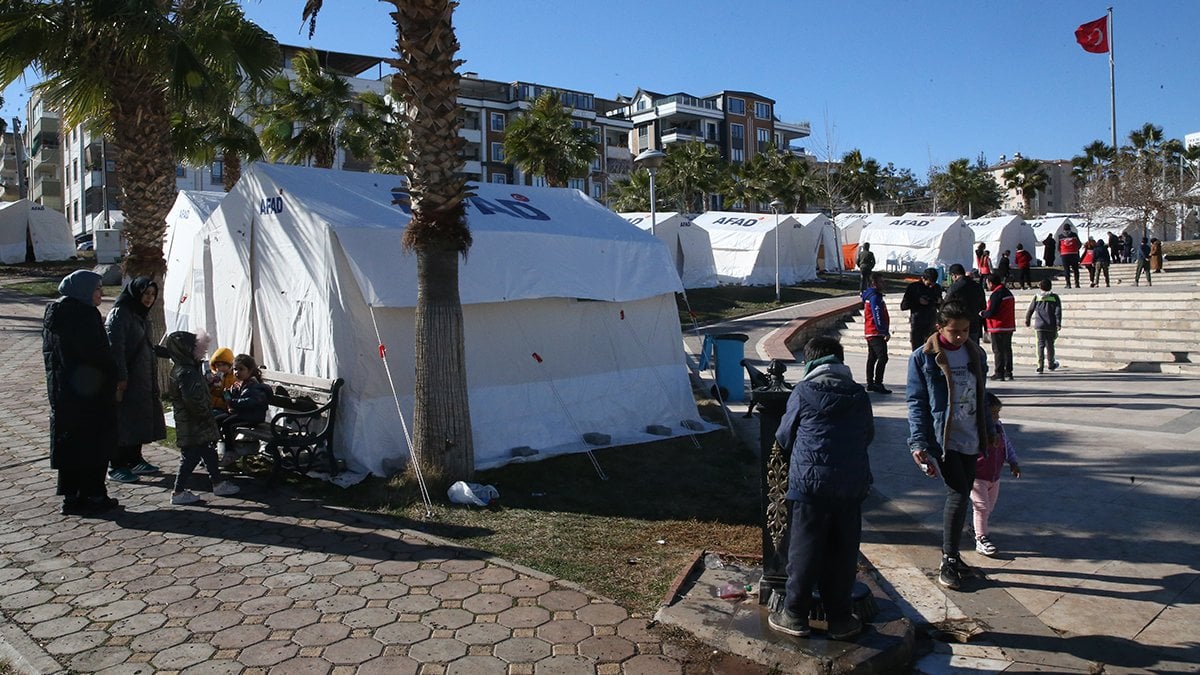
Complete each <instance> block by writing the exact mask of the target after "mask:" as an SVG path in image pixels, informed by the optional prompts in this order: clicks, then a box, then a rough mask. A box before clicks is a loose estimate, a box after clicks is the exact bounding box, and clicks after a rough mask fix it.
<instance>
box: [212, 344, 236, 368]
mask: <svg viewBox="0 0 1200 675" xmlns="http://www.w3.org/2000/svg"><path fill="white" fill-rule="evenodd" d="M218 363H228V364H229V365H231V366H232V365H233V350H232V349H230V348H229V347H221V348H220V349H218V350H217V351H215V352H213V355H212V358H211V359H209V360H208V364H209V365H210V366H213V367H216V365H217V364H218Z"/></svg>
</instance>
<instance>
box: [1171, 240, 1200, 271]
mask: <svg viewBox="0 0 1200 675" xmlns="http://www.w3.org/2000/svg"><path fill="white" fill-rule="evenodd" d="M1162 247H1163V255H1165V256H1167V264H1168V265H1169V264H1170V262H1171V261H1172V260H1197V259H1200V240H1196V239H1189V240H1187V241H1164V242H1163V245H1162Z"/></svg>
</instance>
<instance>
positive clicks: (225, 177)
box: [221, 150, 242, 192]
mask: <svg viewBox="0 0 1200 675" xmlns="http://www.w3.org/2000/svg"><path fill="white" fill-rule="evenodd" d="M241 177H242V155H241V153H238V152H234V151H232V150H226V151H225V155H224V157H223V159H222V163H221V187H223V188H225V191H226V192H229V191H230V190H232V189H233V186H234V185H237V182H238V180H239V179H240V178H241Z"/></svg>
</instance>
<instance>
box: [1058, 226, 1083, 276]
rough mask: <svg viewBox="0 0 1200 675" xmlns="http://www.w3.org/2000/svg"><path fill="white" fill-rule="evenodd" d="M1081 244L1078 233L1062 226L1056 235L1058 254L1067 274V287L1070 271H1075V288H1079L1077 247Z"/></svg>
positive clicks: (1080, 246) (1081, 245)
mask: <svg viewBox="0 0 1200 675" xmlns="http://www.w3.org/2000/svg"><path fill="white" fill-rule="evenodd" d="M1081 248H1083V244H1082V243H1081V242H1080V241H1079V235H1077V234H1075V233H1074V232H1073V231H1071V229H1070V228H1064V229H1063V233H1062V234H1061V235H1059V237H1058V255H1059V256H1060V257H1061V258H1062V266H1063V272H1064V273H1065V274H1066V275H1067V288H1070V287H1071V273H1072V272H1074V273H1075V288H1079V249H1081Z"/></svg>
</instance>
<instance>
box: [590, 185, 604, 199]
mask: <svg viewBox="0 0 1200 675" xmlns="http://www.w3.org/2000/svg"><path fill="white" fill-rule="evenodd" d="M592 199H595V200H596V201H600V200H601V199H604V186H603V185H601V184H599V183H593V184H592Z"/></svg>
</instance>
